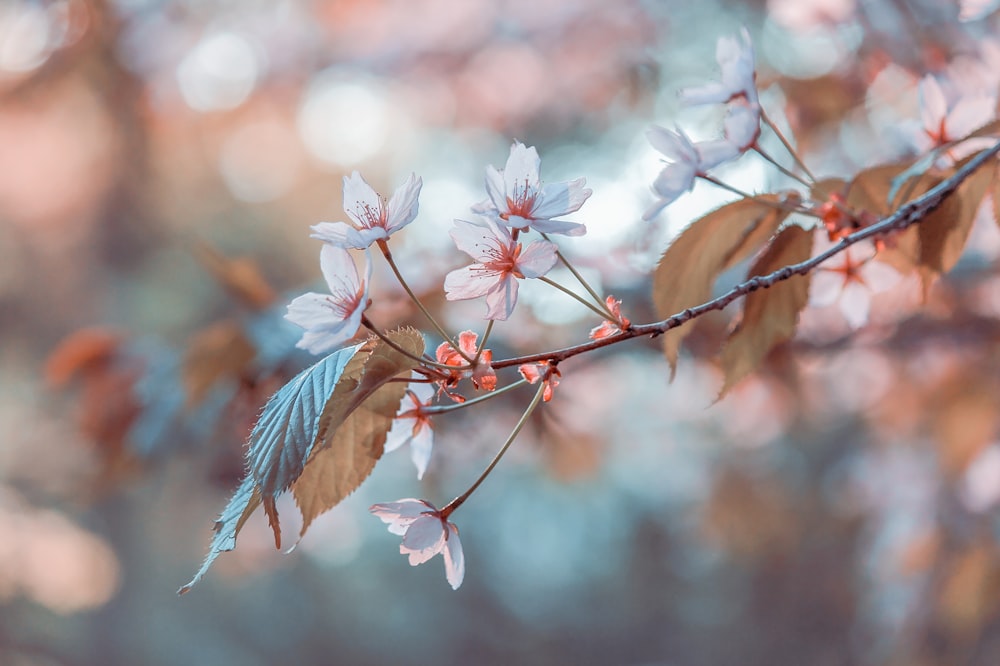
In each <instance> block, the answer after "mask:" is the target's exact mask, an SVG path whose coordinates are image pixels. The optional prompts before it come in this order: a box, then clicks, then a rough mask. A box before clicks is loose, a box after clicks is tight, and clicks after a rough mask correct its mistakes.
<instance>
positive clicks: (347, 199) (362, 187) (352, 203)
mask: <svg viewBox="0 0 1000 666" xmlns="http://www.w3.org/2000/svg"><path fill="white" fill-rule="evenodd" d="M381 209H382V200H381V199H379V196H378V192H376V191H375V190H374V189H373V188H372V186H371V185H369V184H368V181H367V180H365V179H364V178H363V177H362V176H361V174H360V173H359V172H357V171H355V172H354V173H352V174H351V175H350V176H344V212H346V213H347V215H348V216H349V217H350V218H351V219H352V220H354V223H355V224H356V225H357V226H359V227H367V226H368V225H369V220H368V218H367V217H366V216H365V215H364V214H363V213H364V212H365V211H374V212H377V211H380V210H381Z"/></svg>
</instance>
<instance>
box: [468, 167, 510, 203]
mask: <svg viewBox="0 0 1000 666" xmlns="http://www.w3.org/2000/svg"><path fill="white" fill-rule="evenodd" d="M486 193H487V194H488V195H489V197H490V199H489V201H484V202H483V203H480V204H476V205H475V206H473V207H472V212H474V213H485V212H487V211H488V210H490V209H494V210H497V211H499V212H501V213H507V212H510V208H509V207H508V206H507V194H506V192H505V190H504V184H503V174H501V173H500V172H499V171H497V170H496V167H494V166H493V165H492V164H491V165H487V167H486ZM490 204H492V205H490Z"/></svg>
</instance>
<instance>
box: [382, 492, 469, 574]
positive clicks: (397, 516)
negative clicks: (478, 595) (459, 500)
mask: <svg viewBox="0 0 1000 666" xmlns="http://www.w3.org/2000/svg"><path fill="white" fill-rule="evenodd" d="M368 510H369V511H371V512H372V513H373V514H375V515H376V516H378V517H379V518H380V519H381V520H382V522H383V523H387V524H388V525H389V532H391V533H392V534H397V535H400V536H402V537H403V543H401V544H400V545H399V552H400V553H401V554H403V555H408V556H409V559H410V566H412V567H415V566H417V565H418V564H423V563H424V562H426V561H427V560H429V559H431V558H432V557H434V556H435V555H437V554H438V553H441V555H442V556H443V557H444V575H445V578H447V579H448V583H449V584H450V585H451V589H453V590H457V589H458V588H459V586H460V585H461V584H462V579H463V578H465V555H463V554H462V542H461V541H459V538H458V528H457V527H455V524H454V523H450V522H448V520H447V519H446V518H445V517H443V516H442V515H441V512H440V511H438V510H437V508H435V507H434V505H433V504H431V503H430V502H425V501H424V500H418V499H401V500H399V501H396V502H386V503H384V504H373V505H372V506H371V508H369V509H368Z"/></svg>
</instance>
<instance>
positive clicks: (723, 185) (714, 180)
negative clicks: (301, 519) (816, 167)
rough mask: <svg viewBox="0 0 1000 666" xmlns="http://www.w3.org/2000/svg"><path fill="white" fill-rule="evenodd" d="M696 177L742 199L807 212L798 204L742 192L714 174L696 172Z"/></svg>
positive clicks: (786, 209)
mask: <svg viewBox="0 0 1000 666" xmlns="http://www.w3.org/2000/svg"><path fill="white" fill-rule="evenodd" d="M698 177H699V178H701V179H702V180H707V181H708V182H710V183H712V184H713V185H715V186H717V187H721V188H722V189H724V190H727V191H729V192H732V193H733V194H736V195H738V196H741V197H743V198H744V199H752V200H753V201H756V202H757V203H759V204H762V205H764V206H770V207H771V208H777V209H778V210H783V211H787V212H789V213H807V211H806V210H805V209H803V208H801V207H799V206H789V205H787V204H783V203H781V202H778V201H771V200H770V199H763V198H761V197H758V196H754V195H753V194H750V193H749V192H744V191H743V190H741V189H739V188H738V187H733V186H732V185H729V184H728V183H724V182H722V181H721V180H719V179H718V178H716V177H715V176H709V175H708V174H707V173H700V174H698Z"/></svg>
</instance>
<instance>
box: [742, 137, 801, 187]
mask: <svg viewBox="0 0 1000 666" xmlns="http://www.w3.org/2000/svg"><path fill="white" fill-rule="evenodd" d="M753 149H754V150H755V151H756V152H757V154H758V155H760V156H761V157H763V158H764V159H765V160H767V161H768V162H770V163H771V164H773V165H774V166H775V168H777V169H778V171H780V172H781V173H783V174H785V175H786V176H788V177H789V178H791V179H792V180H796V181H798V182H800V183H802V184H803V185H805V186H806V187H809V188H811V187H812V185H813V184H812V183H810V182H809V181H808V180H806V179H805V178H803V177H802V176H800V175H799V174H797V173H795V172H794V171H789V170H788V169H786V168H785V167H784V166H782V165H781V164H779V163H778V161H777V160H776V159H774V158H773V157H771V156H770V155H769V154H768V153H767V152H765V150H764V149H763V148H761V147H760V144H756V143H755V144H754V146H753Z"/></svg>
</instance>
